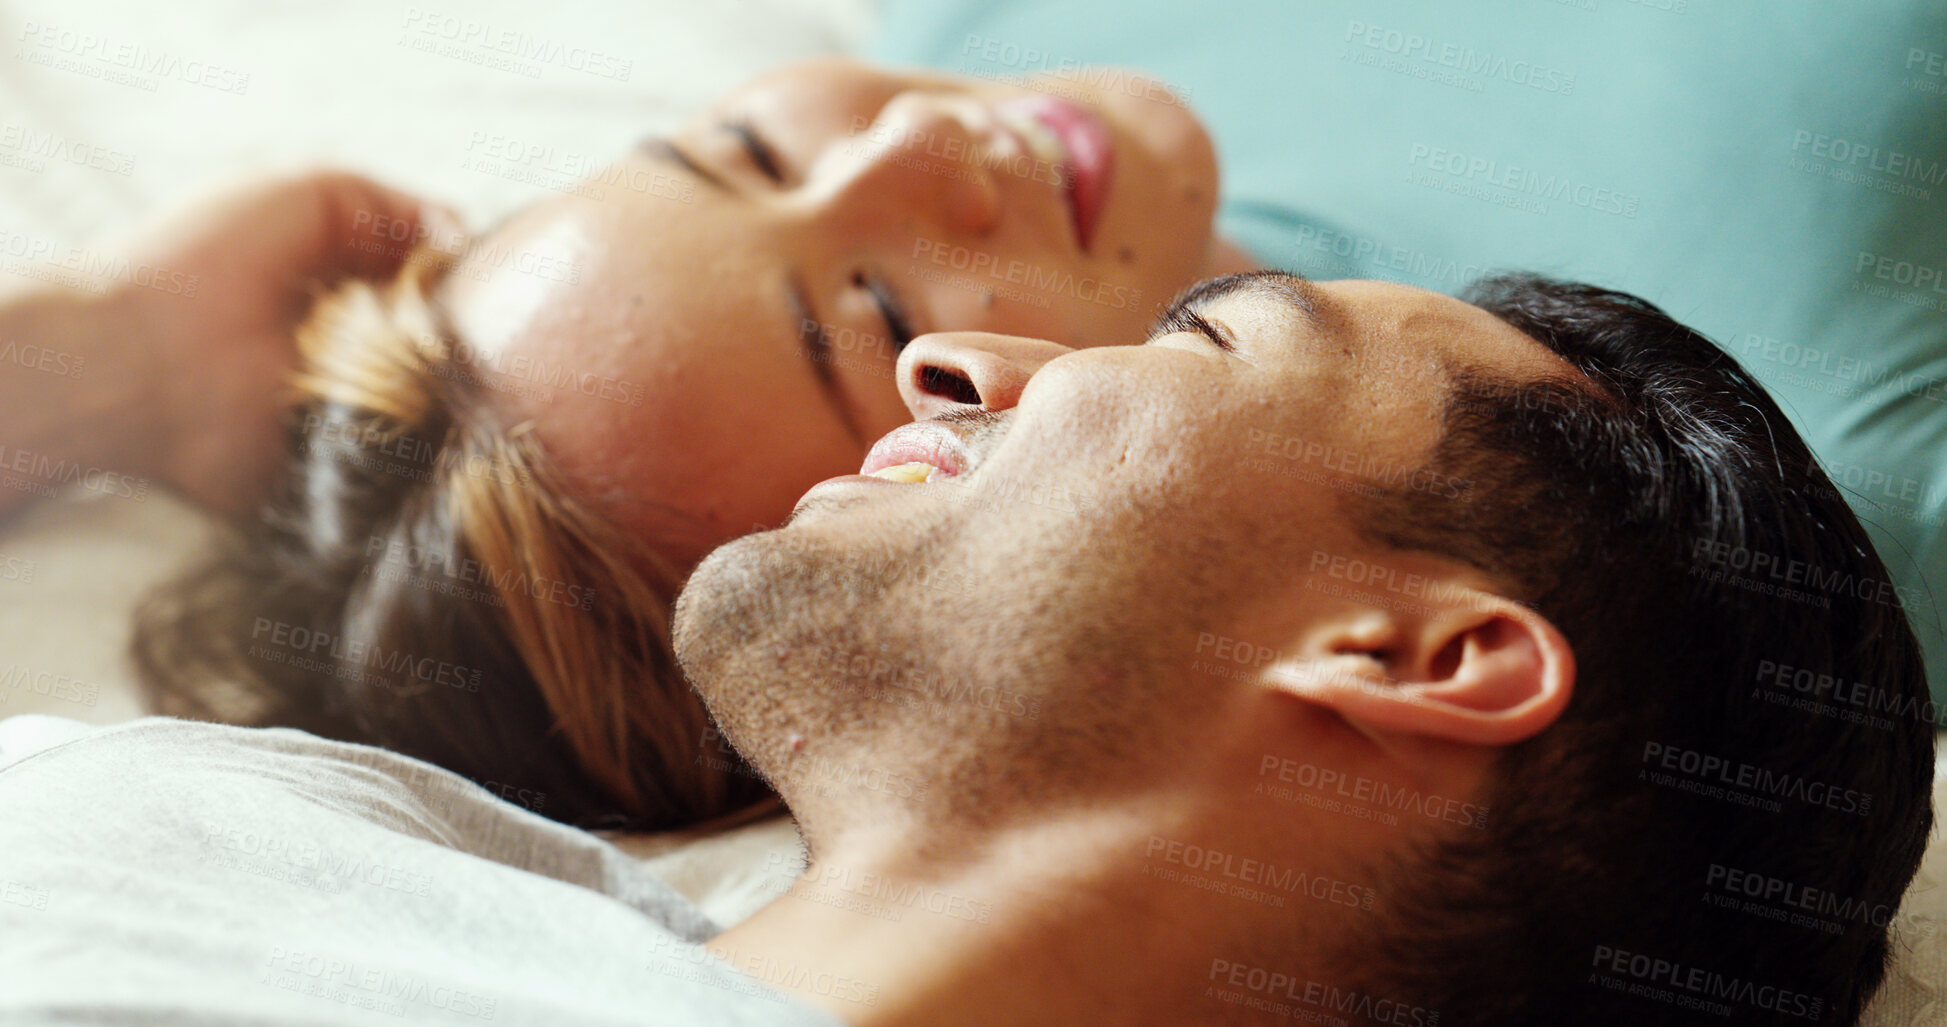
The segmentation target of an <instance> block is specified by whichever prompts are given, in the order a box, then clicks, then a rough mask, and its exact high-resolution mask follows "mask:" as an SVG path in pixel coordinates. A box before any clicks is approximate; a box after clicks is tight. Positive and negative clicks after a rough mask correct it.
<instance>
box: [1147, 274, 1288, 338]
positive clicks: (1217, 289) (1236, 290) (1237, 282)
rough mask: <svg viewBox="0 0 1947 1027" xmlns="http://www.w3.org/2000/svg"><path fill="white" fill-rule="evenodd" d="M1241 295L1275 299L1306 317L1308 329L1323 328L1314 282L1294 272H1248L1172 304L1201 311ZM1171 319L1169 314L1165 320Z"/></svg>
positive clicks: (1213, 281) (1194, 290) (1219, 280)
mask: <svg viewBox="0 0 1947 1027" xmlns="http://www.w3.org/2000/svg"><path fill="white" fill-rule="evenodd" d="M1240 293H1259V294H1264V295H1270V296H1272V297H1275V298H1277V299H1279V300H1281V301H1283V302H1284V303H1285V304H1286V305H1287V306H1289V307H1290V308H1291V309H1292V310H1295V311H1297V312H1298V316H1299V317H1302V318H1304V320H1305V323H1306V325H1307V326H1308V327H1310V328H1312V329H1314V330H1317V329H1318V327H1319V317H1318V292H1317V289H1316V288H1315V287H1314V286H1313V285H1312V283H1311V280H1310V279H1308V278H1306V277H1304V276H1303V275H1298V274H1293V273H1292V272H1290V271H1277V270H1264V271H1246V272H1244V273H1243V274H1236V275H1225V276H1223V277H1222V278H1212V279H1210V280H1209V281H1207V282H1199V283H1198V284H1196V285H1193V286H1191V287H1190V288H1189V289H1188V290H1187V291H1185V292H1184V293H1183V295H1181V296H1179V297H1177V299H1176V302H1175V303H1172V304H1170V309H1171V310H1177V309H1194V310H1197V311H1199V312H1201V311H1202V310H1203V309H1204V308H1206V307H1208V306H1209V305H1210V304H1212V303H1215V302H1217V301H1218V300H1221V299H1223V298H1224V297H1226V296H1234V295H1238V294H1240ZM1167 316H1168V315H1167V314H1166V315H1165V317H1167Z"/></svg>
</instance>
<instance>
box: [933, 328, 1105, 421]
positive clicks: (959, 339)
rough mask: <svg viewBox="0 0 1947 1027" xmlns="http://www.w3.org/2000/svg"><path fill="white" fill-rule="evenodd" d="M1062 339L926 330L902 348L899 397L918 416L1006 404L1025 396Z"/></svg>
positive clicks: (1000, 407) (1063, 350) (1058, 351)
mask: <svg viewBox="0 0 1947 1027" xmlns="http://www.w3.org/2000/svg"><path fill="white" fill-rule="evenodd" d="M1072 352H1074V350H1071V349H1069V348H1068V347H1066V346H1063V345H1061V344H1060V343H1054V342H1046V341H1043V340H1041V339H1024V338H1022V337H1020V336H1017V335H991V334H989V333H987V332H934V333H933V334H931V335H922V336H920V337H919V338H917V339H914V340H913V341H912V342H911V343H909V344H908V345H907V346H906V349H905V351H904V352H902V353H900V354H899V372H898V378H899V397H900V398H901V399H903V400H905V401H906V409H908V410H911V411H912V412H913V419H914V420H916V421H923V420H925V419H927V418H929V417H937V416H939V415H940V414H943V413H946V412H948V411H951V410H960V409H969V408H971V409H976V410H1006V409H1009V408H1011V407H1012V406H1014V404H1015V403H1018V402H1020V399H1021V392H1022V390H1024V389H1026V388H1027V387H1028V379H1030V378H1033V377H1034V373H1035V372H1036V371H1039V370H1040V369H1041V366H1042V365H1043V364H1046V363H1047V362H1048V361H1050V360H1053V359H1055V358H1056V357H1059V356H1061V355H1063V354H1065V353H1072Z"/></svg>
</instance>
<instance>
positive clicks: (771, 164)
mask: <svg viewBox="0 0 1947 1027" xmlns="http://www.w3.org/2000/svg"><path fill="white" fill-rule="evenodd" d="M719 127H721V128H722V129H723V130H724V131H726V132H729V133H730V134H731V135H732V136H735V137H736V139H737V143H738V145H740V146H742V147H743V149H744V155H745V156H746V157H748V158H749V159H750V162H751V165H752V166H754V167H755V168H757V170H758V172H759V173H761V174H762V175H763V176H764V177H765V178H768V179H770V180H771V181H772V182H775V183H777V184H778V185H783V184H784V164H783V162H782V161H780V160H779V159H778V154H777V150H775V149H773V148H772V147H771V144H770V142H769V141H768V140H766V139H765V138H764V137H763V136H762V135H760V134H758V131H757V126H755V125H753V124H751V122H750V119H748V118H734V119H732V120H729V121H726V122H723V123H722V124H721V125H720V126H719Z"/></svg>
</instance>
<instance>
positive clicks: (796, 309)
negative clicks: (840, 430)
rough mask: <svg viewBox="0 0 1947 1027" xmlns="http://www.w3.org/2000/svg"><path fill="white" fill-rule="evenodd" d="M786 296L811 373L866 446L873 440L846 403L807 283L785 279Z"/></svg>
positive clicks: (828, 338) (827, 337)
mask: <svg viewBox="0 0 1947 1027" xmlns="http://www.w3.org/2000/svg"><path fill="white" fill-rule="evenodd" d="M785 295H786V296H787V297H789V298H790V299H789V302H790V304H791V316H792V317H793V318H795V319H796V320H797V322H798V324H797V336H798V348H799V349H800V350H802V351H803V353H804V358H805V360H806V361H808V362H809V363H810V364H811V373H812V374H814V375H816V376H817V378H818V386H819V387H820V388H822V389H824V390H825V398H826V399H828V400H830V401H831V405H832V409H833V410H835V411H837V412H838V419H839V420H841V421H844V422H845V430H846V431H849V432H851V433H852V437H853V438H854V439H857V440H858V443H859V445H860V446H861V447H864V446H865V445H867V444H868V443H870V442H871V441H872V440H870V439H868V438H866V437H865V431H864V429H862V428H860V427H859V423H858V418H856V417H855V416H853V413H852V404H851V403H850V402H848V401H847V400H846V397H845V390H844V389H843V388H842V387H840V385H839V384H838V376H837V374H836V373H835V372H834V371H833V370H832V340H831V336H830V335H829V334H827V333H826V331H825V323H824V322H823V321H820V320H819V319H818V318H817V317H816V316H815V315H814V314H813V313H812V310H811V295H810V293H807V292H806V291H805V287H804V280H803V279H801V278H799V277H798V276H797V275H795V274H792V275H788V276H786V278H785Z"/></svg>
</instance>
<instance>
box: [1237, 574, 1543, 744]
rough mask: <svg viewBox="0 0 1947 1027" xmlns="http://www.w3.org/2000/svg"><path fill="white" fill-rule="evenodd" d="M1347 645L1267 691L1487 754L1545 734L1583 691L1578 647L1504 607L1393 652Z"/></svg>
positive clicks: (1275, 677) (1486, 606) (1274, 675)
mask: <svg viewBox="0 0 1947 1027" xmlns="http://www.w3.org/2000/svg"><path fill="white" fill-rule="evenodd" d="M1346 641H1347V643H1348V644H1345V645H1341V646H1338V647H1336V650H1337V651H1336V652H1335V653H1334V654H1333V655H1332V656H1329V657H1326V658H1323V659H1318V658H1312V659H1308V660H1304V661H1302V662H1297V661H1294V662H1290V663H1286V664H1279V665H1275V666H1273V667H1272V668H1271V669H1270V671H1269V674H1268V675H1267V683H1269V684H1271V685H1273V686H1275V687H1280V688H1285V689H1288V690H1289V691H1291V692H1292V693H1293V694H1294V695H1300V696H1302V697H1303V698H1305V699H1306V700H1307V701H1309V702H1312V703H1315V704H1317V705H1320V706H1323V707H1326V708H1329V709H1331V710H1332V711H1333V712H1335V713H1337V714H1338V715H1339V716H1341V717H1343V718H1345V720H1346V721H1347V722H1348V723H1350V724H1351V725H1352V726H1353V727H1355V728H1358V729H1360V730H1362V731H1368V732H1378V733H1386V734H1398V735H1418V736H1421V737H1425V738H1431V739H1441V740H1445V741H1450V742H1457V743H1460V744H1463V745H1483V746H1502V745H1513V744H1514V743H1516V742H1520V741H1524V740H1526V739H1528V738H1532V737H1533V736H1535V735H1536V734H1539V733H1540V732H1541V731H1542V730H1544V729H1546V728H1547V727H1548V726H1549V725H1550V724H1553V723H1554V722H1555V720H1556V718H1558V717H1560V716H1561V714H1562V710H1563V709H1564V708H1566V707H1567V705H1568V699H1569V695H1570V694H1571V693H1572V692H1573V690H1574V682H1575V657H1574V654H1573V653H1572V652H1571V651H1570V649H1569V644H1568V640H1567V639H1566V638H1564V637H1562V633H1561V632H1560V631H1557V630H1556V629H1555V626H1554V625H1553V624H1551V623H1549V622H1548V619H1547V618H1545V617H1543V616H1541V615H1540V614H1538V613H1536V612H1535V611H1533V610H1531V609H1529V608H1527V607H1525V606H1522V605H1521V604H1519V603H1516V602H1513V601H1511V600H1507V599H1502V598H1499V597H1494V598H1492V599H1488V600H1487V601H1485V602H1482V603H1477V604H1475V605H1473V606H1472V607H1471V608H1468V609H1459V608H1456V609H1453V610H1450V611H1447V612H1445V613H1443V614H1441V615H1438V616H1435V617H1432V618H1429V619H1428V620H1427V621H1426V622H1424V623H1422V624H1418V625H1414V626H1411V627H1406V626H1400V630H1399V631H1398V632H1396V633H1395V634H1394V635H1393V637H1391V638H1390V639H1388V644H1387V645H1386V646H1385V647H1383V648H1379V647H1372V648H1364V647H1361V646H1358V645H1356V644H1350V643H1353V642H1354V640H1353V639H1352V638H1350V637H1348V638H1347V640H1346Z"/></svg>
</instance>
